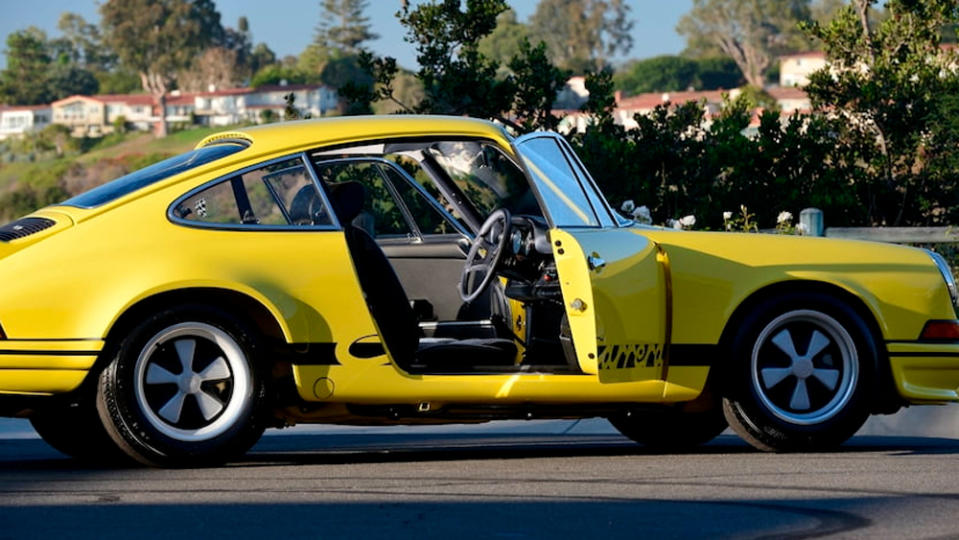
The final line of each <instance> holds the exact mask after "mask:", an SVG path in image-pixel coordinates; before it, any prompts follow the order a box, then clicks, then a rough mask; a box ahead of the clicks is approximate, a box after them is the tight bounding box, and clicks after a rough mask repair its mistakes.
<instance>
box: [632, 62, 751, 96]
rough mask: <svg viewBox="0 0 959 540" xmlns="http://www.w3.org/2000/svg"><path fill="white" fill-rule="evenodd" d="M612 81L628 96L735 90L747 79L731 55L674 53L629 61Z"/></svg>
mask: <svg viewBox="0 0 959 540" xmlns="http://www.w3.org/2000/svg"><path fill="white" fill-rule="evenodd" d="M613 80H614V82H615V84H616V89H617V90H622V91H623V92H624V93H626V94H627V95H636V94H643V93H646V92H674V91H679V90H686V89H693V90H718V89H732V88H737V87H740V86H742V85H743V84H745V82H746V81H745V79H743V77H742V74H741V73H740V72H739V68H738V67H737V66H736V63H735V62H733V61H732V60H730V59H728V58H722V57H711V58H702V59H693V58H686V57H683V56H671V55H663V56H654V57H652V58H646V59H644V60H633V61H631V62H628V63H626V64H625V65H624V66H622V67H621V68H620V69H619V70H617V72H616V74H615V76H614V79H613Z"/></svg>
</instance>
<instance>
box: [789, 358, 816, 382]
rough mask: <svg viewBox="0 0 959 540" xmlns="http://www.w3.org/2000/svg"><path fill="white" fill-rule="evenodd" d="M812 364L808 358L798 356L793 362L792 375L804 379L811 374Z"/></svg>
mask: <svg viewBox="0 0 959 540" xmlns="http://www.w3.org/2000/svg"><path fill="white" fill-rule="evenodd" d="M812 372H813V365H812V360H810V359H809V358H799V359H798V360H796V361H795V363H793V375H795V376H796V377H799V378H800V379H805V378H807V377H809V376H810V375H812Z"/></svg>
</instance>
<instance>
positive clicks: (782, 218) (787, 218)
mask: <svg viewBox="0 0 959 540" xmlns="http://www.w3.org/2000/svg"><path fill="white" fill-rule="evenodd" d="M792 221H793V215H792V213H790V212H787V211H785V210H783V211H782V212H780V213H779V216H778V217H777V218H776V223H778V224H780V225H782V224H784V223H792Z"/></svg>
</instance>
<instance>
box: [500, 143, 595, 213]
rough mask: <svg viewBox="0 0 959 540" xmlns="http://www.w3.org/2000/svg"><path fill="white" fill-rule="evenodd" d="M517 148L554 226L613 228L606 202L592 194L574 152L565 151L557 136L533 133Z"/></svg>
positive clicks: (591, 189) (589, 184)
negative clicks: (609, 226)
mask: <svg viewBox="0 0 959 540" xmlns="http://www.w3.org/2000/svg"><path fill="white" fill-rule="evenodd" d="M562 144H565V143H562ZM516 148H517V150H518V152H519V154H520V156H522V158H523V163H525V164H526V168H527V169H528V170H529V174H530V177H531V178H532V180H533V182H534V183H535V184H536V189H537V191H538V192H539V195H540V197H541V198H542V200H543V204H544V205H545V206H546V211H547V212H548V213H549V216H550V218H551V220H552V222H553V225H554V226H556V227H564V226H565V227H599V226H601V225H612V221H611V219H610V218H609V215H608V213H607V211H606V208H605V203H604V202H603V201H602V199H601V198H600V195H599V194H598V193H597V192H595V191H593V186H592V184H591V183H590V182H588V179H587V178H586V173H585V170H584V169H582V168H581V167H580V164H579V162H578V160H577V159H576V158H575V156H574V155H573V154H572V150H569V154H567V153H565V152H564V151H563V148H562V147H561V142H560V140H559V138H558V137H557V136H555V135H552V134H549V133H533V134H530V135H527V136H526V137H522V138H520V139H519V140H518V141H517V142H516ZM574 160H575V161H574ZM597 212H598V214H597ZM597 215H599V216H601V217H599V218H598V217H597ZM601 220H602V223H601Z"/></svg>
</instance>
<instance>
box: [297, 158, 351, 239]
mask: <svg viewBox="0 0 959 540" xmlns="http://www.w3.org/2000/svg"><path fill="white" fill-rule="evenodd" d="M300 159H302V160H303V161H305V162H306V168H307V170H309V171H310V178H312V179H313V185H314V186H316V189H317V190H319V192H320V198H321V199H323V204H325V205H326V208H327V209H328V210H329V212H330V219H332V220H333V226H334V227H336V228H337V229H343V224H342V223H340V218H339V217H338V216H337V215H336V210H334V209H333V203H332V202H331V201H330V198H329V197H327V195H326V186H324V185H323V182H320V177H319V176H317V175H316V165H314V164H313V160H312V159H310V154H309V153H307V152H301V153H300Z"/></svg>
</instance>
